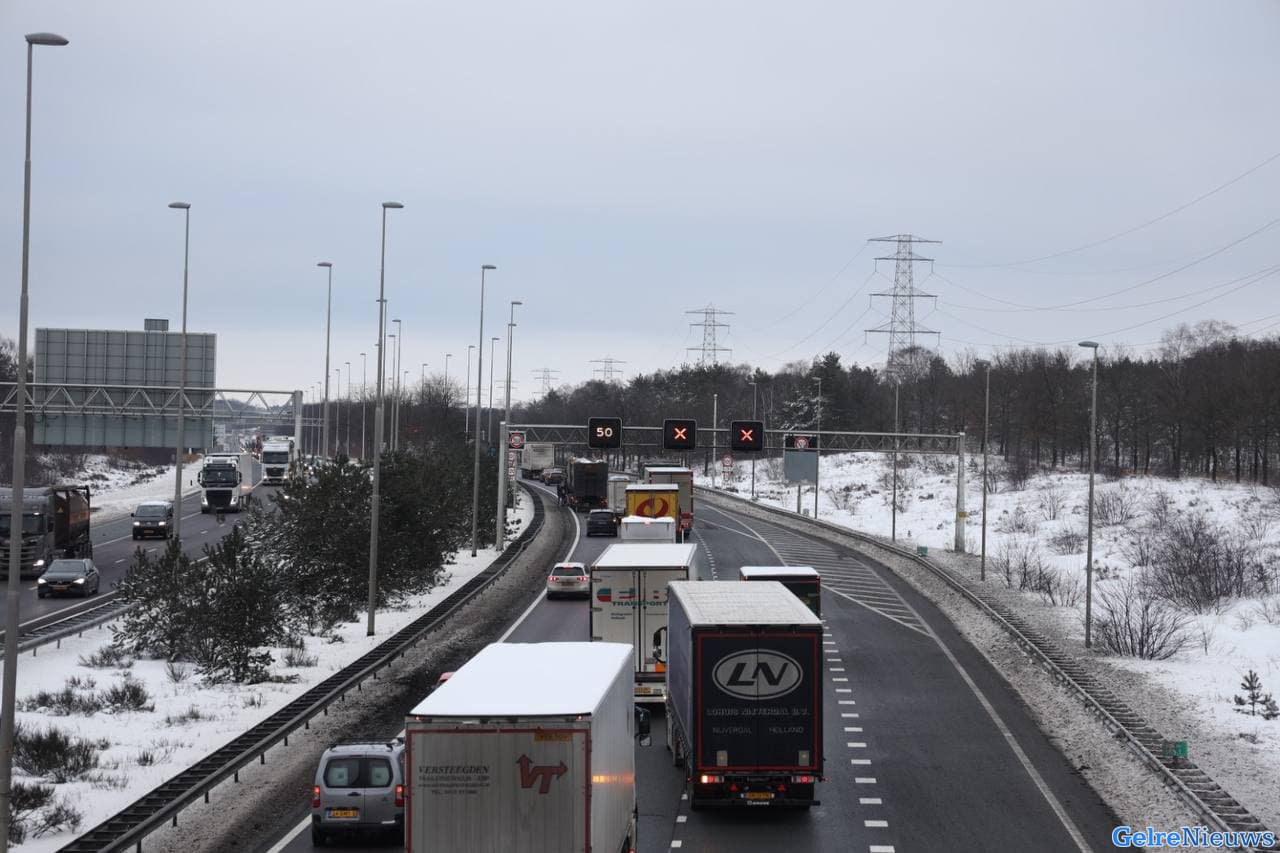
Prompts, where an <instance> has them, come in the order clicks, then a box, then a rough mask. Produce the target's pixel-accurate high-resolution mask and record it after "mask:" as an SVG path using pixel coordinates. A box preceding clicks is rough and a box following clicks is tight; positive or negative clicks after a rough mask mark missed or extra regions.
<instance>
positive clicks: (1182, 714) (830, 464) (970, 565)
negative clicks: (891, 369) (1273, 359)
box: [697, 453, 1280, 827]
mask: <svg viewBox="0 0 1280 853" xmlns="http://www.w3.org/2000/svg"><path fill="white" fill-rule="evenodd" d="M981 461H982V460H981V457H978V458H977V459H974V458H973V457H972V456H971V457H970V460H969V462H970V464H969V465H968V466H967V469H966V488H965V503H966V510H967V512H968V518H967V519H966V522H965V540H966V551H967V552H968V554H959V553H956V552H955V551H954V550H953V549H954V537H955V515H956V475H955V461H954V460H953V459H947V458H940V457H925V458H921V457H906V456H903V457H900V462H899V468H900V470H899V494H898V513H897V541H898V544H900V545H903V546H906V547H910V548H915V547H917V546H921V545H923V546H926V547H927V548H928V549H929V554H930V556H931V557H932V558H933V559H935V560H937V561H939V562H941V563H942V564H944V565H946V566H947V567H948V568H949V569H952V570H954V571H958V572H961V573H963V574H965V575H968V576H970V577H972V578H974V579H975V580H976V579H977V578H978V575H979V560H978V558H977V557H976V556H974V555H976V554H977V553H978V551H979V547H980V541H981V525H982V516H981V507H982V486H981V483H982V475H981ZM821 465H822V467H821V469H820V472H819V492H820V494H819V498H818V500H819V504H818V506H819V514H820V516H821V518H822V519H823V520H825V521H829V522H832V523H835V524H840V525H843V526H846V527H849V528H851V529H854V530H858V531H859V532H862V533H868V534H871V535H873V536H877V537H881V538H883V539H885V540H888V539H889V536H890V530H891V527H892V506H891V499H890V489H891V487H892V482H893V481H892V473H891V472H892V468H891V463H890V457H887V456H884V455H882V454H871V453H848V454H832V455H830V456H823V457H822V462H821ZM992 468H993V471H994V470H996V469H997V462H996V461H995V460H993V462H992ZM781 469H782V466H781V462H780V460H769V461H763V462H758V463H757V464H756V495H757V499H758V500H759V501H760V502H761V503H766V504H770V505H773V506H777V507H781V508H783V509H787V510H790V511H793V512H794V511H795V507H796V489H795V486H788V485H786V484H785V483H783V482H782V480H781V477H782V470H781ZM999 469H1000V474H999V475H998V476H996V477H995V482H996V487H995V488H996V489H997V491H995V492H994V493H992V494H989V495H988V496H987V503H988V508H987V512H988V520H987V524H988V526H987V582H988V583H990V584H998V585H1000V586H1002V587H1003V586H1006V585H1007V586H1010V587H1011V588H1012V589H1014V590H1017V589H1021V588H1023V586H1024V585H1025V586H1027V587H1028V588H1027V589H1025V590H1024V591H1023V593H1022V594H1021V595H1018V596H1016V597H1014V599H1013V600H1014V601H1016V602H1017V606H1019V607H1021V608H1023V609H1024V611H1025V612H1027V613H1028V614H1030V615H1032V616H1034V617H1035V619H1036V621H1037V622H1038V623H1040V624H1041V625H1044V624H1045V623H1048V624H1050V625H1052V626H1053V627H1055V628H1056V629H1057V632H1058V636H1059V637H1061V638H1062V639H1063V640H1064V641H1065V643H1066V645H1067V647H1068V648H1076V649H1079V650H1080V652H1081V653H1084V650H1083V645H1082V644H1083V637H1084V586H1085V582H1084V578H1085V550H1086V535H1085V532H1086V529H1087V527H1086V525H1087V517H1088V516H1087V506H1088V504H1087V498H1088V481H1089V478H1088V475H1087V474H1082V473H1078V472H1074V471H1073V472H1063V471H1059V472H1053V473H1042V474H1038V475H1035V476H1032V477H1029V478H1026V481H1025V482H1018V480H1019V479H1020V478H1018V477H1017V476H1012V477H1011V476H1009V475H1008V474H1007V473H1005V472H1004V470H1003V465H1002V464H1001V465H999ZM716 474H717V477H716V485H717V486H719V487H721V488H725V487H726V483H725V482H724V480H723V478H722V477H721V476H720V475H721V472H720V471H717V472H716ZM697 479H698V482H699V485H706V486H710V485H712V483H711V480H710V478H709V477H705V476H702V475H701V473H699V474H698V475H697ZM727 488H729V489H730V490H732V491H735V492H736V493H737V494H739V495H740V496H749V495H750V462H737V463H736V464H735V466H734V470H733V475H732V476H731V478H730V481H729V483H728V484H727ZM813 500H814V498H813V488H812V486H805V491H804V494H803V497H802V501H801V506H802V508H803V509H804V510H807V512H808V513H810V514H811V513H812V512H813V505H814V504H813ZM1094 507H1095V512H1094V566H1095V572H1094V601H1093V616H1094V634H1093V638H1094V646H1095V652H1096V653H1097V655H1096V657H1094V662H1095V663H1097V664H1099V665H1100V666H1099V668H1100V669H1101V670H1103V671H1104V672H1105V673H1109V674H1110V676H1111V679H1110V680H1111V681H1112V682H1113V683H1112V686H1113V688H1114V689H1115V690H1116V692H1117V693H1118V694H1119V695H1121V696H1122V697H1124V698H1125V699H1126V700H1127V701H1128V702H1129V703H1130V704H1131V705H1132V706H1133V707H1134V709H1135V710H1136V711H1138V713H1140V714H1143V715H1144V716H1145V717H1147V719H1148V720H1149V721H1150V722H1151V723H1152V724H1153V725H1155V726H1156V727H1157V728H1158V729H1160V730H1161V731H1162V732H1163V733H1164V734H1165V736H1166V737H1169V738H1172V739H1176V740H1187V741H1189V746H1190V755H1191V758H1192V759H1193V760H1195V761H1197V763H1199V764H1200V765H1201V766H1202V767H1204V768H1205V769H1206V770H1207V771H1208V772H1209V773H1210V774H1211V775H1213V776H1214V777H1215V779H1217V781H1218V782H1220V783H1221V784H1222V785H1223V786H1224V787H1225V788H1226V789H1227V790H1228V791H1229V792H1231V793H1232V794H1234V795H1236V796H1237V797H1238V798H1240V799H1241V800H1242V801H1243V802H1245V804H1246V805H1247V806H1248V807H1249V808H1250V809H1251V810H1252V811H1254V813H1255V814H1257V815H1258V817H1260V818H1262V819H1263V821H1264V822H1266V823H1268V824H1269V825H1271V826H1272V827H1275V826H1277V825H1280V783H1278V782H1277V781H1276V779H1277V775H1276V767H1278V766H1280V719H1273V720H1267V719H1264V717H1263V716H1262V715H1261V713H1258V714H1256V715H1255V714H1249V713H1244V712H1247V711H1249V710H1251V708H1249V707H1248V706H1246V707H1245V708H1244V709H1243V711H1244V712H1242V710H1241V709H1240V707H1239V706H1238V704H1237V702H1236V701H1235V698H1234V697H1237V696H1239V697H1241V698H1242V699H1247V698H1248V695H1247V694H1248V691H1246V690H1245V689H1243V688H1242V681H1243V680H1244V679H1245V678H1246V676H1247V674H1248V673H1249V672H1250V671H1252V672H1254V673H1256V674H1257V676H1258V678H1259V680H1260V681H1261V685H1262V687H1261V693H1263V694H1266V693H1270V694H1271V695H1272V696H1277V697H1280V491H1277V490H1276V489H1274V488H1265V487H1258V486H1250V485H1240V484H1235V483H1222V482H1220V483H1217V484H1214V483H1211V482H1208V481H1206V480H1203V479H1191V478H1184V479H1181V480H1168V479H1161V478H1156V477H1128V478H1124V479H1121V480H1110V479H1106V478H1103V477H1101V476H1099V477H1098V478H1097V479H1096V485H1095V499H1094ZM1201 522H1203V524H1202V529H1203V530H1204V531H1208V532H1210V533H1212V534H1216V535H1217V536H1218V537H1219V540H1220V541H1221V542H1222V543H1223V544H1224V548H1223V549H1220V550H1223V551H1225V552H1227V553H1229V554H1234V555H1235V556H1236V557H1238V558H1239V560H1240V569H1241V572H1242V573H1243V574H1244V575H1245V576H1246V578H1245V581H1246V582H1245V584H1244V585H1245V586H1247V587H1249V594H1247V595H1244V596H1231V597H1227V598H1225V599H1223V600H1222V601H1220V602H1218V603H1217V604H1215V605H1212V606H1209V607H1202V608H1200V611H1201V612H1195V611H1194V610H1192V609H1190V608H1188V607H1186V606H1177V605H1169V604H1167V603H1166V602H1164V601H1159V603H1160V606H1162V607H1164V608H1166V609H1167V611H1168V612H1170V613H1171V614H1172V615H1173V616H1174V617H1175V618H1177V619H1179V620H1181V621H1182V623H1183V625H1182V628H1181V630H1180V632H1178V636H1180V637H1181V638H1182V645H1181V648H1180V650H1178V651H1176V653H1174V654H1173V655H1172V656H1171V657H1168V658H1167V659H1162V660H1141V659H1138V658H1135V657H1122V656H1118V655H1115V654H1111V653H1109V652H1108V651H1107V650H1106V649H1105V643H1104V642H1103V640H1102V638H1101V636H1100V632H1099V630H1098V628H1099V620H1100V619H1102V618H1105V616H1106V613H1107V609H1106V606H1105V603H1106V602H1105V599H1106V598H1108V597H1110V599H1111V600H1113V601H1114V600H1115V599H1116V596H1117V594H1118V592H1119V591H1121V590H1122V589H1124V587H1125V585H1126V584H1128V583H1129V582H1131V581H1136V580H1138V579H1140V578H1145V577H1150V575H1151V573H1152V567H1153V565H1155V564H1163V565H1166V566H1167V565H1168V564H1169V563H1168V560H1167V555H1169V554H1170V551H1169V550H1168V549H1169V548H1170V547H1172V543H1174V542H1176V541H1177V540H1175V539H1173V538H1172V534H1171V532H1170V531H1172V530H1175V529H1181V530H1183V531H1187V530H1189V529H1194V527H1195V525H1197V524H1201ZM1162 543H1163V547H1164V549H1165V550H1163V551H1162V550H1161V547H1162ZM1233 549H1234V550H1233ZM1162 555H1164V556H1162ZM1028 573H1031V574H1035V575H1036V576H1038V577H1041V578H1048V579H1049V583H1048V584H1047V587H1048V588H1046V584H1044V583H1040V584H1038V585H1037V584H1033V583H1026V584H1024V577H1025V576H1026V574H1028ZM1036 586H1039V588H1035V587H1036ZM1252 710H1258V711H1259V712H1260V711H1261V706H1258V707H1256V708H1253V709H1252Z"/></svg>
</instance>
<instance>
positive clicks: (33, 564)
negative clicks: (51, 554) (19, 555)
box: [31, 559, 44, 569]
mask: <svg viewBox="0 0 1280 853" xmlns="http://www.w3.org/2000/svg"><path fill="white" fill-rule="evenodd" d="M31 565H32V567H33V568H37V569H38V568H40V567H41V566H43V565H44V560H43V559H39V560H36V561H35V562H34V563H32V564H31Z"/></svg>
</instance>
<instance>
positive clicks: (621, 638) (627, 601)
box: [589, 542, 698, 704]
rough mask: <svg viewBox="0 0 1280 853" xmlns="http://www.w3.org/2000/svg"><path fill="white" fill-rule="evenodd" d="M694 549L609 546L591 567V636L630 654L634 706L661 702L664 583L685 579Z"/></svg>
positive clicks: (664, 658)
mask: <svg viewBox="0 0 1280 853" xmlns="http://www.w3.org/2000/svg"><path fill="white" fill-rule="evenodd" d="M697 547H698V546H697V545H675V544H657V543H648V542H646V543H628V544H622V545H610V546H609V547H608V548H606V549H605V550H604V553H603V554H601V555H600V556H599V557H598V558H597V559H596V561H595V562H594V563H592V564H591V611H590V616H589V619H590V637H591V639H592V640H593V641H601V642H606V643H626V644H627V645H629V646H630V647H631V649H632V652H631V657H632V660H631V666H632V672H633V673H634V677H635V701H636V702H637V703H638V704H661V703H662V702H664V701H665V699H666V693H667V688H666V671H667V584H668V583H670V582H671V581H677V580H679V581H683V580H688V579H689V576H690V571H691V569H692V568H693V555H694V552H695V550H696V549H697Z"/></svg>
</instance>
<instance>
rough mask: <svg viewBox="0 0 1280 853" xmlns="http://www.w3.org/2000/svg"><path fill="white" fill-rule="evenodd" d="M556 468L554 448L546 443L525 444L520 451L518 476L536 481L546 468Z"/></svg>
mask: <svg viewBox="0 0 1280 853" xmlns="http://www.w3.org/2000/svg"><path fill="white" fill-rule="evenodd" d="M555 466H556V446H555V445H554V444H549V443H546V442H532V443H530V444H526V445H525V446H524V449H523V450H521V451H520V476H522V477H524V478H525V479H526V480H536V479H537V478H539V477H541V476H542V472H543V471H544V470H546V469H547V468H554V467H555Z"/></svg>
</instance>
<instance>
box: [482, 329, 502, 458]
mask: <svg viewBox="0 0 1280 853" xmlns="http://www.w3.org/2000/svg"><path fill="white" fill-rule="evenodd" d="M500 340H502V339H501V338H489V423H488V424H487V425H486V426H485V428H484V437H485V441H487V442H489V444H491V445H492V444H493V362H494V356H493V353H494V348H495V347H496V346H497V345H498V341H500Z"/></svg>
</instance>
